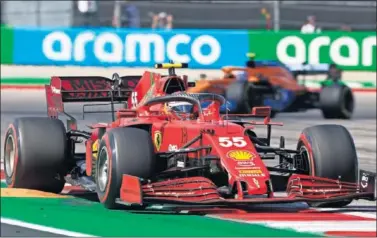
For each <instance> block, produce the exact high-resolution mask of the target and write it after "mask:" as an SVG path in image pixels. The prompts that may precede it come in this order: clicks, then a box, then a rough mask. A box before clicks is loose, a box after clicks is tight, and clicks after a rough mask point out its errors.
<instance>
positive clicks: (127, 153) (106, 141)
mask: <svg viewBox="0 0 377 238" xmlns="http://www.w3.org/2000/svg"><path fill="white" fill-rule="evenodd" d="M98 151H99V152H98V158H97V160H96V161H97V164H96V171H97V173H96V184H97V195H98V198H99V200H100V202H101V203H103V204H104V206H105V207H106V208H108V209H115V208H117V207H118V206H117V204H116V203H115V200H116V199H117V198H119V197H120V188H121V186H122V177H123V174H128V175H132V176H136V177H140V178H150V177H151V176H152V175H153V174H154V169H155V155H154V146H153V143H152V139H151V136H150V134H149V133H148V132H147V131H145V130H142V129H138V128H115V129H112V130H110V131H108V132H107V133H106V134H105V135H104V136H103V137H102V139H101V142H100V145H99V149H98ZM106 163H107V165H105V164H106ZM106 167H107V169H106Z"/></svg>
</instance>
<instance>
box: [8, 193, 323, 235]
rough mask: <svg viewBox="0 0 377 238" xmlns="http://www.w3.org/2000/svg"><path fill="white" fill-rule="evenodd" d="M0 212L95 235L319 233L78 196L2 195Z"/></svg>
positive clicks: (35, 222) (29, 220)
mask: <svg viewBox="0 0 377 238" xmlns="http://www.w3.org/2000/svg"><path fill="white" fill-rule="evenodd" d="M1 216H2V217H6V218H11V219H18V220H22V221H26V222H30V223H34V224H41V225H45V226H50V227H54V228H60V229H66V230H70V231H75V232H81V233H86V234H91V235H96V236H161V237H168V236H191V237H193V236H207V237H219V236H222V237H224V236H228V237H230V236H233V237H235V236H238V237H240V236H243V237H250V236H258V237H273V236H275V237H282V236H284V237H304V236H305V237H308V236H310V237H319V236H316V235H313V234H307V233H298V232H295V231H288V230H278V229H271V228H267V227H264V226H260V225H250V224H245V223H237V222H232V221H224V220H218V219H215V218H208V217H201V216H194V215H171V214H132V213H129V212H126V211H122V210H118V211H114V210H113V211H110V210H107V209H105V208H103V206H102V205H101V204H99V203H95V202H89V201H87V200H84V199H78V198H53V199H51V198H49V199H40V198H38V199H37V198H9V197H2V198H1Z"/></svg>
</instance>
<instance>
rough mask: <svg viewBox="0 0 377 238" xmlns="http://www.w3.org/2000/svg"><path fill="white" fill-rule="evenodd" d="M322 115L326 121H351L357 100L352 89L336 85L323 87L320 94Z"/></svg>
mask: <svg viewBox="0 0 377 238" xmlns="http://www.w3.org/2000/svg"><path fill="white" fill-rule="evenodd" d="M319 104H320V108H321V110H322V115H323V117H324V118H326V119H351V117H352V114H353V111H354V107H355V99H354V96H353V93H352V90H351V88H349V87H347V86H346V85H339V84H334V85H331V86H326V87H323V88H322V90H321V92H320V94H319Z"/></svg>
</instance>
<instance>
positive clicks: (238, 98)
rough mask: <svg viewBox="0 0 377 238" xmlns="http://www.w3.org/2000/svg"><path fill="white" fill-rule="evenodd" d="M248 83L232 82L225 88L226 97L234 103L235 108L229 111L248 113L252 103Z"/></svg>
mask: <svg viewBox="0 0 377 238" xmlns="http://www.w3.org/2000/svg"><path fill="white" fill-rule="evenodd" d="M249 91H250V84H249V83H248V82H234V83H232V84H231V85H229V86H228V88H227V90H226V99H227V100H230V101H232V102H233V103H235V104H236V105H237V106H236V109H234V110H233V111H232V112H231V113H236V114H242V113H250V112H251V109H252V105H250V98H249Z"/></svg>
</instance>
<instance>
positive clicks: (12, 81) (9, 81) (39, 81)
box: [0, 78, 376, 88]
mask: <svg viewBox="0 0 377 238" xmlns="http://www.w3.org/2000/svg"><path fill="white" fill-rule="evenodd" d="M0 82H1V84H2V85H26V86H27V85H44V84H49V83H50V79H49V78H1V81H0ZM305 82H306V83H312V84H318V86H319V85H320V82H321V81H318V80H306V81H305ZM344 82H345V83H346V84H349V83H350V85H349V86H350V87H354V86H353V85H352V84H358V85H360V88H376V82H368V81H365V82H363V81H344Z"/></svg>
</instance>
